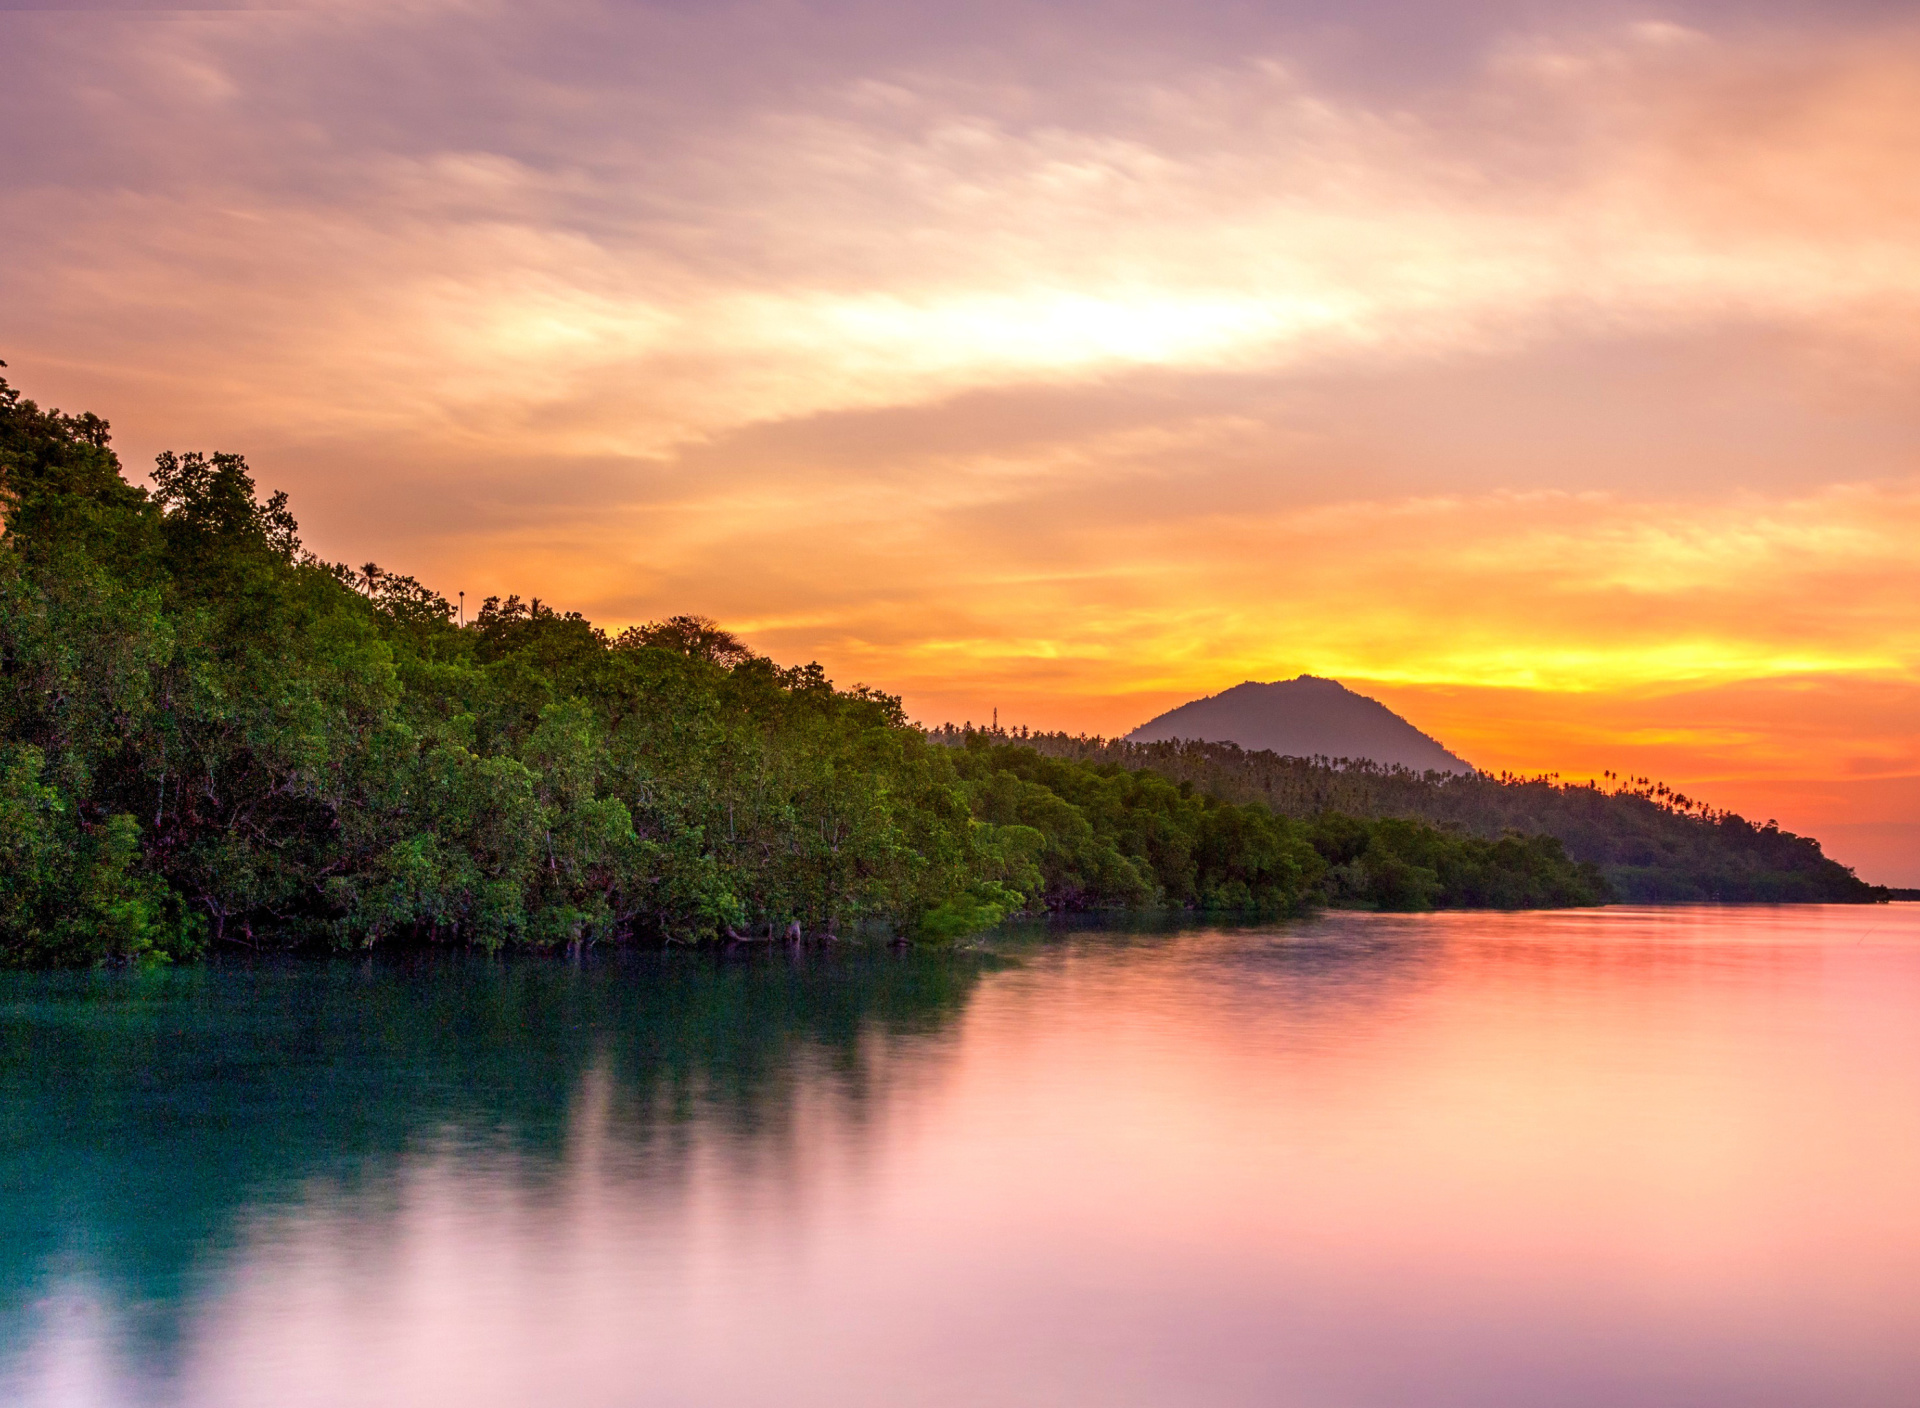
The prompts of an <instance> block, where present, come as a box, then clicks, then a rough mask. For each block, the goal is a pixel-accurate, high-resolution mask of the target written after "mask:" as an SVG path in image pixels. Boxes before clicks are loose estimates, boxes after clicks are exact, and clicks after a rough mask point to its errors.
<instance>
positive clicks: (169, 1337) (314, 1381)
mask: <svg viewBox="0 0 1920 1408" xmlns="http://www.w3.org/2000/svg"><path fill="white" fill-rule="evenodd" d="M994 950H995V951H994V952H993V953H990V954H985V955H949V956H927V955H894V954H888V953H871V954H862V955H855V956H851V957H849V956H836V957H824V956H817V955H816V956H809V957H806V958H804V959H795V960H789V959H787V958H782V957H776V958H772V959H768V958H764V957H763V958H757V959H753V960H716V959H714V958H711V957H700V956H693V955H679V954H676V955H667V956H626V957H619V956H610V957H605V958H597V959H590V960H588V961H586V962H583V963H580V964H577V965H573V964H567V963H564V962H560V961H524V960H523V961H513V962H489V961H485V960H480V959H461V958H435V959H421V960H413V961H379V962H362V963H352V962H329V963H285V964H268V965H254V966H243V965H232V964H222V965H216V966H214V967H211V968H208V969H204V970H199V971H181V972H175V973H157V974H117V975H93V974H83V975H0V1100H3V1101H4V1126H3V1127H0V1139H3V1140H4V1143H3V1144H0V1400H4V1401H6V1402H8V1403H18V1404H27V1405H53V1404H60V1405H121V1404H128V1405H132V1404H140V1405H147V1404H152V1405H195V1408H198V1405H209V1408H227V1406H228V1405H233V1406H234V1408H239V1406H240V1405H246V1406H247V1408H254V1405H260V1404H268V1403H271V1404H275V1405H284V1408H300V1406H301V1405H316V1408H317V1406H318V1405H328V1408H333V1406H334V1405H339V1408H347V1405H352V1408H368V1406H371V1405H395V1408H399V1405H407V1408H432V1406H433V1405H440V1404H447V1405H458V1406H459V1408H492V1405H503V1406H504V1405H516V1406H517V1405H525V1404H534V1403H567V1404H571V1405H643V1404H644V1405H652V1404H661V1405H681V1404H685V1405H695V1404H699V1405H735V1404H775V1403H777V1404H781V1405H791V1406H792V1408H809V1406H810V1405H822V1408H825V1405H834V1408H857V1406H858V1405H900V1404H916V1405H962V1404H965V1405H980V1404H995V1405H998V1404H1013V1405H1023V1404H1035V1405H1038V1404H1048V1405H1080V1404H1086V1405H1095V1404H1098V1405H1115V1404H1140V1405H1212V1404H1247V1405H1254V1404H1259V1405H1303V1406H1304V1405H1312V1406H1313V1408H1341V1406H1343V1405H1392V1406H1394V1408H1397V1406H1398V1405H1409V1406H1411V1405H1422V1408H1430V1406H1431V1405H1461V1408H1465V1405H1475V1408H1484V1405H1507V1404H1511V1405H1516V1406H1517V1405H1528V1408H1534V1406H1535V1405H1544V1404H1553V1405H1582V1404H1593V1405H1599V1404H1608V1405H1614V1404H1634V1405H1644V1404H1675V1405H1679V1404H1686V1405H1720V1404H1725V1405H1739V1408H1765V1405H1787V1404H1792V1405H1816V1404H1818V1405H1832V1404H1848V1405H1881V1404H1885V1405H1911V1404H1913V1403H1916V1402H1920V1289H1917V1286H1920V1275H1917V1274H1916V1267H1920V1197H1916V1193H1915V1190H1916V1189H1920V906H1911V905H1908V906H1893V907H1887V906H1880V907H1869V908H1841V907H1835V908H1809V909H1750V910H1738V909H1728V910H1712V909H1683V910H1667V911H1647V910H1640V911H1634V910H1617V909H1616V910H1605V911H1590V912H1577V913H1560V914H1522V915H1487V914H1453V915H1438V916H1417V917H1389V916H1354V915H1346V916H1341V915H1334V916H1328V917H1325V918H1321V919H1317V920H1313V921H1307V922H1301V923H1296V924H1285V925H1279V926H1273V927H1267V928H1258V929H1203V930H1186V931H1181V932H1159V933H1154V932H1144V933H1142V932H1136V933H1130V934H1117V933H1081V934H1077V935H1069V936H1064V937H1062V936H1058V935H1055V936H1053V937H1051V938H1046V939H1040V938H1035V937H1030V936H1029V937H1019V936H1015V937H1011V938H1006V939H1002V940H997V941H996V942H995V944H994Z"/></svg>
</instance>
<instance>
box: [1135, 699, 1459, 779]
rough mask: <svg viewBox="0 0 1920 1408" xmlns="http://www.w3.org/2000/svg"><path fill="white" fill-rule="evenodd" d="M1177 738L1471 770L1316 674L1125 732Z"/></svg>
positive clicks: (1151, 739) (1140, 739)
mask: <svg viewBox="0 0 1920 1408" xmlns="http://www.w3.org/2000/svg"><path fill="white" fill-rule="evenodd" d="M1179 738H1185V739H1194V740H1197V741H1199V742H1202V743H1237V744H1239V745H1240V746H1241V747H1242V748H1245V749H1247V750H1248V751H1250V752H1259V751H1265V752H1270V753H1278V754H1280V755H1282V756H1283V757H1292V758H1352V759H1361V758H1365V759H1370V760H1371V761H1373V762H1375V763H1378V764H1379V765H1380V766H1381V767H1402V768H1407V769H1409V770H1411V771H1413V772H1417V773H1423V772H1459V773H1466V772H1472V771H1473V767H1472V765H1471V764H1469V763H1467V762H1465V761H1464V760H1462V759H1461V758H1458V757H1456V756H1455V755H1454V754H1452V753H1449V752H1448V751H1447V750H1446V749H1445V748H1443V747H1441V746H1440V744H1439V743H1438V742H1437V741H1435V740H1434V739H1432V738H1430V737H1428V736H1427V735H1426V734H1424V733H1422V732H1420V730H1419V729H1417V728H1415V727H1414V726H1413V725H1412V724H1410V723H1408V722H1407V721H1406V720H1405V719H1403V718H1401V717H1400V716H1399V715H1398V714H1396V713H1394V712H1393V710H1391V709H1389V708H1388V707H1387V706H1386V705H1384V704H1382V703H1381V702H1380V701H1379V700H1377V699H1369V698H1368V697H1367V696H1366V695H1364V694H1355V693H1354V692H1353V691H1352V690H1350V689H1348V688H1347V687H1346V686H1345V685H1343V684H1341V683H1340V681H1338V680H1328V679H1321V678H1320V677H1319V676H1317V675H1302V676H1300V677H1299V678H1298V679H1293V680H1277V681H1275V682H1274V683H1272V684H1256V683H1255V682H1254V681H1252V680H1248V681H1247V682H1246V683H1245V684H1237V685H1235V686H1234V687H1233V688H1232V689H1229V690H1226V691H1225V692H1223V693H1220V694H1211V695H1208V696H1207V697H1206V698H1205V699H1196V700H1194V701H1193V702H1192V703H1190V704H1182V705H1181V706H1180V707H1179V708H1177V709H1171V710H1169V711H1167V712H1166V713H1164V714H1162V715H1160V717H1159V718H1157V719H1153V720H1151V721H1150V722H1148V723H1144V724H1142V725H1140V727H1139V728H1137V729H1135V730H1134V731H1133V732H1132V733H1130V734H1128V735H1127V741H1128V742H1130V743H1163V742H1166V741H1168V740H1170V739H1179Z"/></svg>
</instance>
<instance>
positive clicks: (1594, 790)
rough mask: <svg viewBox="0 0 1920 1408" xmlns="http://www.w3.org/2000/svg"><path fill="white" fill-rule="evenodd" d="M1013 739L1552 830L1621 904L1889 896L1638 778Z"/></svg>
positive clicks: (1802, 845) (1266, 792)
mask: <svg viewBox="0 0 1920 1408" xmlns="http://www.w3.org/2000/svg"><path fill="white" fill-rule="evenodd" d="M1018 741H1019V742H1021V743H1024V744H1025V745H1027V746H1028V747H1031V748H1034V749H1035V750H1037V751H1039V752H1041V753H1043V754H1046V755H1048V756H1051V757H1058V758H1071V759H1074V760H1076V761H1080V762H1088V763H1093V764H1095V765H1107V766H1112V767H1117V768H1120V769H1125V770H1128V771H1138V770H1150V771H1152V772H1154V773H1157V774H1159V775H1160V776H1162V777H1165V778H1168V779H1170V780H1171V781H1174V782H1177V783H1183V784H1186V785H1188V786H1190V787H1192V788H1193V789H1194V790H1196V791H1200V792H1205V793H1207V794H1209V795H1212V796H1217V797H1221V798H1224V799H1230V800H1233V801H1238V802H1259V803H1263V804H1265V805H1266V806H1268V807H1271V808H1272V809H1273V810H1274V811H1275V812H1276V813H1278V814H1279V815H1281V816H1288V817H1296V818H1309V817H1316V816H1319V815H1321V814H1323V813H1329V812H1335V813H1341V814H1344V815H1347V816H1354V817H1362V818H1381V817H1404V818H1409V819H1415V820H1420V821H1425V822H1429V823H1431V824H1433V825H1436V826H1439V827H1442V828H1445V829H1449V830H1455V831H1458V832H1461V833H1464V834H1466V835H1469V836H1477V837H1482V838H1495V837H1499V836H1502V835H1505V834H1508V833H1510V832H1515V831H1518V832H1524V833H1538V834H1544V835H1548V836H1552V837H1555V838H1556V839H1558V840H1559V841H1560V842H1561V844H1562V845H1564V846H1565V847H1566V851H1567V855H1568V856H1569V857H1571V858H1572V859H1573V860H1574V861H1576V862H1581V863H1587V864H1592V865H1595V866H1598V867H1599V869H1600V871H1601V873H1602V874H1603V875H1605V876H1606V878H1607V880H1608V882H1609V883H1610V884H1611V885H1612V887H1613V889H1614V891H1615V893H1616V894H1617V895H1618V897H1619V898H1620V899H1621V900H1623V901H1626V902H1628V903H1640V904H1657V903H1675V902H1687V901H1694V902H1697V901H1726V902H1770V903H1780V902H1802V901H1811V902H1829V903H1831V902H1868V901H1875V900H1886V899H1890V898H1893V892H1891V891H1889V890H1888V889H1887V888H1886V887H1884V886H1880V885H1869V884H1867V883H1866V882H1864V881H1862V880H1860V879H1859V878H1858V877H1857V876H1856V875H1854V873H1853V871H1852V870H1850V869H1849V868H1848V867H1846V866H1844V865H1841V864H1840V863H1839V862H1838V861H1835V860H1833V859H1831V858H1829V857H1828V856H1827V855H1825V854H1824V853H1823V852H1822V851H1821V849H1820V843H1819V842H1818V841H1816V840H1814V839H1813V838H1812V837H1810V836H1797V835H1795V834H1794V833H1793V832H1791V831H1783V830H1781V829H1780V828H1779V827H1778V826H1777V825H1775V824H1774V823H1773V822H1771V821H1768V822H1761V823H1756V822H1752V821H1748V820H1747V819H1746V818H1745V817H1742V816H1739V815H1737V814H1735V813H1733V812H1729V811H1720V810H1716V809H1714V808H1712V807H1710V806H1707V805H1705V804H1704V803H1702V802H1700V801H1698V800H1695V799H1692V798H1688V797H1684V796H1681V795H1678V794H1676V793H1673V792H1671V791H1670V790H1669V789H1667V788H1666V787H1664V786H1661V785H1659V784H1657V783H1655V782H1653V781H1651V780H1650V779H1646V778H1633V779H1626V780H1624V781H1620V780H1616V781H1614V782H1613V783H1611V784H1610V785H1608V786H1600V785H1591V784H1586V783H1562V782H1560V781H1559V780H1557V779H1555V778H1551V777H1514V776H1502V777H1493V776H1490V775H1488V774H1485V773H1455V774H1449V775H1446V776H1433V775H1421V774H1417V773H1414V772H1412V771H1410V770H1408V769H1406V768H1394V767H1379V766H1377V765H1374V764H1371V763H1357V764H1347V765H1345V766H1338V765H1330V764H1326V763H1320V762H1314V761H1311V760H1308V759H1303V758H1299V757H1287V756H1282V755H1280V754H1277V753H1274V752H1271V751H1249V750H1247V749H1244V748H1240V747H1238V746H1236V745H1234V744H1231V743H1203V742H1184V743H1182V742H1158V743H1135V742H1132V741H1129V740H1125V739H1103V738H1089V737H1074V736H1071V735H1068V734H1064V733H1055V734H1030V735H1025V736H1022V737H1021V738H1020V739H1019V740H1018Z"/></svg>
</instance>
